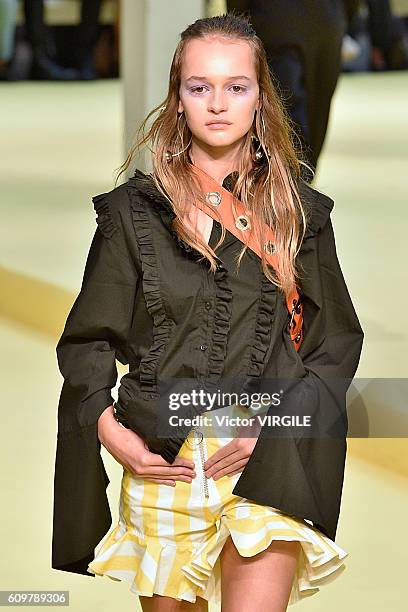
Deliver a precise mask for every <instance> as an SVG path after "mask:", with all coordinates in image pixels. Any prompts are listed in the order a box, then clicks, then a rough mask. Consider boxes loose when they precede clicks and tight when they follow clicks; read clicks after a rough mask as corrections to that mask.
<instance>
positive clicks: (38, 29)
mask: <svg viewBox="0 0 408 612" xmlns="http://www.w3.org/2000/svg"><path fill="white" fill-rule="evenodd" d="M24 17H25V32H26V37H27V40H28V42H29V43H30V47H31V50H32V60H31V68H30V71H29V78H31V79H40V80H42V79H52V80H58V81H68V80H72V79H75V78H77V72H76V70H73V69H72V68H63V67H62V66H59V65H58V64H57V63H56V62H55V60H54V59H53V55H54V50H53V49H51V48H50V46H51V45H50V39H49V36H47V26H46V24H45V21H44V0H24Z"/></svg>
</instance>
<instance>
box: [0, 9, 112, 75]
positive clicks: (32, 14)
mask: <svg viewBox="0 0 408 612" xmlns="http://www.w3.org/2000/svg"><path fill="white" fill-rule="evenodd" d="M101 5H102V0H82V1H81V17H80V22H79V25H78V26H77V32H76V45H75V54H74V58H73V66H72V67H63V66H60V65H59V64H58V63H57V62H56V61H55V55H56V51H55V45H54V43H53V41H52V39H51V38H50V36H49V32H48V27H47V25H46V23H45V20H44V10H45V4H44V0H24V4H23V6H24V19H25V36H26V39H27V41H28V43H29V51H28V55H29V57H24V58H22V55H27V52H26V53H23V52H22V51H21V49H20V50H19V54H18V56H17V57H16V56H15V48H14V35H15V29H16V17H17V0H0V79H2V80H19V79H25V78H28V79H40V80H43V79H46V80H74V79H80V80H90V79H95V78H97V77H98V74H97V71H96V69H95V65H94V57H93V52H94V48H95V44H96V42H97V39H98V34H99V15H100V9H101ZM19 64H21V65H19ZM23 64H24V65H23Z"/></svg>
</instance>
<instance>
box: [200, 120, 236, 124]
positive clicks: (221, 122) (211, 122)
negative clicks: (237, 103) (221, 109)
mask: <svg viewBox="0 0 408 612" xmlns="http://www.w3.org/2000/svg"><path fill="white" fill-rule="evenodd" d="M205 125H231V122H230V121H222V120H221V121H209V122H208V123H206V124H205Z"/></svg>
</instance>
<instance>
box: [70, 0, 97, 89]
mask: <svg viewBox="0 0 408 612" xmlns="http://www.w3.org/2000/svg"><path fill="white" fill-rule="evenodd" d="M101 6H102V0H82V2H81V21H80V23H79V25H78V32H77V46H76V57H75V67H76V69H77V71H78V78H79V79H81V80H91V79H96V78H97V77H98V74H97V71H96V69H95V62H94V48H95V45H96V42H97V40H98V34H99V16H100V11H101Z"/></svg>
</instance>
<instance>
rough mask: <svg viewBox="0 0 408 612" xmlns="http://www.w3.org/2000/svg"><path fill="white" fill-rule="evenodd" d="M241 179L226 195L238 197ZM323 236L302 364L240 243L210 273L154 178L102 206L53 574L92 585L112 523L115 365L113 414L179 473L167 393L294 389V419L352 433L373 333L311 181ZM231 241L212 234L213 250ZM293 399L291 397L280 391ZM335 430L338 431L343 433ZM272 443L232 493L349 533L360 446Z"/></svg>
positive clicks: (67, 376) (66, 363)
mask: <svg viewBox="0 0 408 612" xmlns="http://www.w3.org/2000/svg"><path fill="white" fill-rule="evenodd" d="M235 176H236V175H235V174H234V173H231V175H229V176H228V177H226V179H225V180H224V183H223V185H222V186H220V192H221V193H223V190H224V189H228V190H229V191H230V190H231V188H232V185H233V180H234V178H235ZM299 191H300V195H301V198H302V202H303V204H304V206H305V208H307V209H308V211H309V212H310V221H309V223H308V227H307V229H306V233H305V236H304V240H303V243H302V246H301V249H300V252H299V254H298V261H299V264H300V267H301V268H302V270H303V278H302V282H301V285H300V287H299V292H300V295H301V298H302V301H303V308H304V310H303V315H304V340H303V343H302V346H301V347H300V350H299V351H298V352H297V351H296V350H295V348H294V346H293V344H292V341H291V339H290V335H289V331H288V320H289V314H288V311H287V306H286V301H285V299H284V297H283V295H282V294H281V292H279V291H277V290H276V287H275V285H274V284H273V283H271V282H270V281H269V279H267V277H266V276H265V275H264V274H263V272H262V271H261V268H260V262H259V261H257V256H256V255H255V254H254V253H253V252H252V251H249V250H247V251H246V253H245V256H244V259H243V261H242V262H241V267H240V273H239V276H236V275H235V273H234V270H235V262H234V257H235V256H236V255H237V254H238V253H239V251H240V250H241V243H239V242H238V241H237V239H236V238H235V237H234V236H233V235H232V234H229V232H227V237H226V240H225V242H224V243H223V244H222V245H221V247H220V248H219V250H217V251H216V255H217V257H218V260H217V269H216V272H215V273H212V272H211V270H209V268H208V265H207V264H208V262H207V261H206V260H204V261H203V260H202V256H201V253H199V252H197V251H196V250H195V249H193V248H192V247H191V246H190V245H188V244H187V243H185V242H184V241H183V240H182V239H181V238H180V237H179V236H178V235H177V234H176V232H175V230H174V228H173V227H172V221H173V219H174V217H175V214H174V211H173V209H172V206H171V203H170V202H169V201H168V200H167V198H165V197H164V196H163V195H162V194H161V193H160V191H159V190H158V189H157V188H156V186H155V184H154V182H153V180H152V177H150V176H149V175H147V174H145V173H143V172H142V171H141V170H136V172H135V174H134V176H132V177H131V178H130V179H129V180H128V181H127V182H126V183H124V184H123V185H120V186H119V187H116V188H115V189H113V190H112V191H110V192H108V193H102V194H99V195H97V196H95V197H94V198H93V205H94V208H95V211H96V215H97V217H96V222H97V227H96V230H95V233H94V236H93V239H92V243H91V246H90V250H89V253H88V257H87V261H86V265H85V270H84V275H83V281H82V285H81V290H80V292H79V294H78V296H77V298H76V300H75V302H74V304H73V306H72V308H71V310H70V312H69V315H68V317H67V320H66V323H65V327H64V330H63V332H62V335H61V337H60V339H59V342H58V344H57V347H56V348H57V358H58V365H59V368H60V371H61V374H62V376H63V379H64V380H63V385H62V390H61V394H60V399H59V403H58V433H57V448H56V461H55V477H54V514H53V534H52V567H53V568H54V569H59V570H63V571H69V572H76V573H81V574H84V575H87V576H92V574H89V573H87V569H86V568H87V565H88V563H89V562H90V561H91V560H92V558H93V554H94V549H95V547H96V545H97V544H98V542H99V541H100V540H101V539H102V538H103V537H104V535H105V534H106V533H107V532H108V530H109V528H110V526H111V521H112V516H111V511H110V507H109V503H108V498H107V495H106V487H107V486H108V484H109V477H108V475H107V473H106V470H105V467H104V464H103V460H102V457H101V454H100V442H99V439H98V432H97V421H98V418H99V416H100V415H101V414H102V412H103V411H104V410H105V409H106V408H107V407H108V406H109V405H111V404H113V403H114V398H113V396H112V389H113V387H115V385H116V382H117V378H118V372H117V368H116V360H119V361H120V362H121V363H122V364H128V365H129V372H128V373H126V374H125V375H124V376H122V378H121V380H120V385H119V387H118V399H117V401H116V402H115V406H116V409H117V411H118V412H117V415H118V418H119V419H120V420H121V422H122V423H123V424H124V425H125V426H128V427H130V428H132V429H133V430H134V431H136V432H138V433H139V435H141V436H142V437H143V438H144V439H145V440H146V442H147V443H148V446H149V448H150V450H151V451H152V452H157V453H160V454H161V455H162V456H163V457H164V458H165V459H166V460H167V461H169V462H170V463H172V462H174V460H175V457H176V456H177V453H178V451H179V449H180V447H181V445H182V443H183V440H184V438H183V436H163V435H158V431H159V428H160V424H161V423H160V420H161V418H162V415H163V404H162V401H161V400H162V397H163V389H166V384H167V383H168V381H175V380H176V381H178V380H180V381H192V382H193V383H194V384H197V386H200V387H203V388H205V389H207V390H214V389H216V388H217V387H219V386H221V385H222V384H223V381H224V380H226V379H227V380H232V381H237V380H238V381H239V384H238V388H239V390H243V389H244V390H247V391H249V392H251V391H254V390H257V389H259V387H260V385H261V384H263V383H264V382H265V381H266V380H275V379H276V380H279V381H280V380H282V381H288V380H289V381H293V382H295V381H296V382H299V381H301V382H302V385H299V384H293V385H291V384H289V385H288V386H287V389H288V392H287V391H286V387H285V394H286V393H287V395H286V396H285V397H286V398H289V399H290V404H291V405H293V406H296V408H297V407H299V406H301V407H302V409H303V408H304V409H305V410H306V411H307V412H309V413H312V414H314V415H316V416H317V417H318V419H321V417H323V420H324V419H326V420H327V417H328V416H329V417H330V419H333V422H334V421H336V420H337V421H338V420H339V421H340V422H341V423H343V425H344V428H345V429H346V428H347V414H346V391H347V389H348V387H349V385H350V382H351V380H352V378H353V376H354V374H355V372H356V369H357V366H358V362H359V358H360V353H361V348H362V344H363V336H364V334H363V330H362V328H361V325H360V323H359V320H358V318H357V314H356V312H355V309H354V307H353V303H352V301H351V298H350V295H349V292H348V289H347V286H346V283H345V280H344V277H343V274H342V271H341V268H340V264H339V261H338V258H337V253H336V245H335V238H334V231H333V226H332V222H331V218H330V213H331V210H332V208H333V205H334V202H333V200H332V199H331V198H329V197H328V196H326V195H325V194H322V193H320V192H318V191H317V190H315V189H314V188H312V187H311V186H310V185H308V184H306V183H304V182H303V181H302V182H301V183H299ZM219 235H220V227H219V226H218V224H217V223H216V222H214V225H213V230H212V233H211V238H210V243H211V245H212V246H214V245H215V243H216V239H217V238H218V236H219ZM282 386H283V385H282ZM330 419H329V420H330ZM269 434H270V432H268V430H267V428H264V427H263V428H262V429H261V432H260V434H259V437H258V440H257V443H256V446H255V447H254V450H253V452H252V454H251V457H250V458H249V461H248V463H247V464H246V466H245V468H244V470H243V472H242V474H241V476H240V478H239V480H238V481H237V483H236V485H235V488H234V489H233V494H235V495H240V496H242V497H246V498H248V499H252V500H253V501H255V502H257V503H260V504H266V505H271V506H273V507H276V508H279V509H281V511H282V512H285V513H287V514H290V515H293V516H294V517H302V518H305V519H309V520H311V521H312V522H313V524H314V525H315V526H316V527H317V528H319V529H321V531H322V532H323V533H325V534H326V535H327V536H329V537H330V538H332V539H334V538H335V534H336V528H337V523H338V518H339V511H340V501H341V492H342V485H343V472H344V464H345V456H346V436H345V435H343V436H338V437H324V438H323V437H316V436H313V437H307V436H300V437H291V436H290V437H277V438H271V436H270V435H269Z"/></svg>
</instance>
